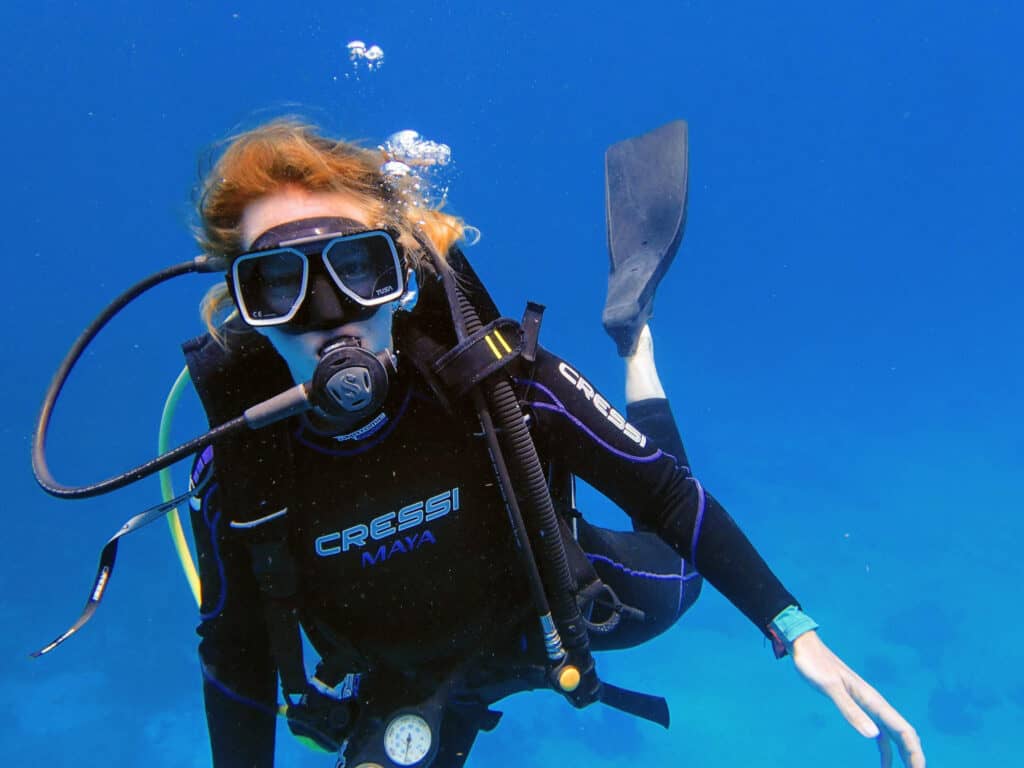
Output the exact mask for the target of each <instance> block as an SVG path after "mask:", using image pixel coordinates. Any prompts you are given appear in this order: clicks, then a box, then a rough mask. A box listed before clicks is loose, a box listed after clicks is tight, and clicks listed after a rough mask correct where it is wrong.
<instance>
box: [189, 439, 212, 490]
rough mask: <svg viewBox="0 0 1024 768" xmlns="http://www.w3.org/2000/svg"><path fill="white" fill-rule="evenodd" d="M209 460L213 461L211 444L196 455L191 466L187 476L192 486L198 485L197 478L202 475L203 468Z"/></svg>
mask: <svg viewBox="0 0 1024 768" xmlns="http://www.w3.org/2000/svg"><path fill="white" fill-rule="evenodd" d="M211 461H213V446H212V445H208V446H206V448H204V449H203V452H202V453H200V454H199V455H198V456H197V457H196V462H195V464H194V465H193V466H192V474H191V475H190V476H189V479H191V480H192V485H193V486H195V485H199V478H200V477H202V476H203V470H204V469H206V467H207V465H209V463H210V462H211Z"/></svg>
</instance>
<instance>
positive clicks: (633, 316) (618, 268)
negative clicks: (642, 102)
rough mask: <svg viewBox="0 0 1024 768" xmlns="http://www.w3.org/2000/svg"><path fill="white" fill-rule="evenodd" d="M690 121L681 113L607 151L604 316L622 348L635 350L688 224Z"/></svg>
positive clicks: (624, 353) (628, 352)
mask: <svg viewBox="0 0 1024 768" xmlns="http://www.w3.org/2000/svg"><path fill="white" fill-rule="evenodd" d="M686 172H687V140H686V122H685V121H684V120H676V121H674V122H671V123H668V124H667V125H663V126H661V127H660V128H657V129H655V130H653V131H651V132H650V133H645V134H644V135H643V136H637V137H636V138H632V139H626V140H625V141H620V142H619V143H617V144H613V145H612V146H610V147H609V148H608V151H607V152H606V153H605V172H604V178H605V205H606V211H607V220H608V252H609V254H610V256H611V271H610V273H609V275H608V297H607V299H605V304H604V312H603V313H602V315H601V321H602V323H603V324H604V329H605V330H606V331H607V332H608V334H609V335H610V336H611V337H612V339H614V341H615V344H616V346H617V347H618V350H619V355H621V356H622V357H626V356H628V355H631V354H633V352H634V351H635V350H636V342H637V337H638V336H639V335H640V331H641V329H642V328H643V327H644V324H645V323H646V322H647V321H648V319H649V318H650V316H651V311H652V308H653V305H654V291H655V289H656V288H657V287H658V283H659V282H661V278H662V277H664V276H665V272H667V271H668V268H669V266H670V265H671V264H672V259H673V258H675V255H676V251H677V250H679V244H680V243H681V242H682V239H683V229H684V227H685V226H686V187H687V184H686V181H687V175H686Z"/></svg>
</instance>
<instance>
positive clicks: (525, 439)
mask: <svg viewBox="0 0 1024 768" xmlns="http://www.w3.org/2000/svg"><path fill="white" fill-rule="evenodd" d="M455 294H456V296H457V298H458V303H459V314H460V315H461V316H462V318H463V320H464V322H465V331H466V333H467V334H469V335H471V334H473V333H475V332H476V331H478V330H479V329H480V328H482V327H483V324H482V323H481V321H480V318H479V317H478V316H477V313H476V309H475V307H474V306H473V305H472V303H471V302H470V301H469V299H468V298H467V297H466V296H465V294H464V293H463V291H462V290H460V289H459V288H458V286H456V289H455ZM483 390H484V395H485V397H486V399H487V402H488V404H489V405H490V408H491V411H492V412H493V414H494V420H495V422H496V423H497V425H498V428H499V430H500V431H501V434H502V435H503V437H504V439H505V443H506V445H508V446H509V448H510V449H511V451H512V453H513V455H514V456H515V459H516V460H515V467H516V469H517V475H518V477H517V480H518V483H517V486H516V487H517V488H520V487H521V488H523V489H524V493H522V494H520V495H521V496H522V497H523V498H524V499H525V500H526V504H525V507H526V511H527V514H528V515H529V516H530V518H531V520H530V522H531V524H532V528H533V529H534V530H535V531H538V532H539V534H540V535H539V537H538V538H539V539H540V541H539V542H533V543H534V546H536V545H537V544H538V543H539V545H540V548H541V557H540V558H538V559H539V567H540V569H541V576H542V579H543V582H544V583H545V584H551V585H553V588H552V589H551V590H549V592H550V594H549V595H548V599H549V601H550V603H551V612H552V617H553V618H554V620H555V625H556V626H557V627H558V630H559V633H560V634H561V636H562V642H563V644H564V645H565V647H567V648H570V649H572V650H575V651H577V652H583V653H586V652H588V651H589V642H588V637H587V629H586V625H585V624H584V622H583V617H582V616H581V615H580V611H579V606H578V605H577V604H576V599H575V597H574V595H575V591H576V585H575V584H574V582H573V579H572V574H571V571H570V570H569V560H568V557H567V556H566V554H565V544H564V543H563V541H562V536H561V532H560V530H559V527H558V518H557V515H556V513H555V507H554V504H553V503H552V502H551V494H550V492H549V490H548V485H547V478H546V477H545V475H544V471H543V469H542V467H541V463H540V457H539V456H538V455H537V449H536V446H534V444H533V439H532V437H531V436H530V431H529V429H528V428H527V426H526V422H525V420H524V419H523V413H522V410H521V409H520V407H519V400H518V398H516V396H515V392H514V391H513V390H512V385H511V383H510V382H509V381H508V379H507V378H505V377H503V376H497V377H492V378H491V379H489V380H487V381H485V382H484V383H483Z"/></svg>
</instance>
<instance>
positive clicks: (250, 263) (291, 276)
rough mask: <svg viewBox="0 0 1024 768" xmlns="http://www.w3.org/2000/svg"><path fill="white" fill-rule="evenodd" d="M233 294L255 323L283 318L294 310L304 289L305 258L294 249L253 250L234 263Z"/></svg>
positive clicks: (281, 319) (248, 318)
mask: <svg viewBox="0 0 1024 768" xmlns="http://www.w3.org/2000/svg"><path fill="white" fill-rule="evenodd" d="M233 269H234V273H235V274H234V281H235V291H236V294H237V295H236V298H237V299H238V303H239V306H240V309H241V310H242V311H243V313H244V314H245V315H246V316H247V318H246V319H247V320H249V321H254V324H257V325H259V324H263V323H273V322H275V321H276V322H282V321H283V320H285V319H287V318H289V317H290V316H291V315H293V314H294V313H295V310H296V309H297V308H298V305H299V302H300V301H301V300H302V296H303V294H304V293H305V290H306V278H307V275H306V259H305V257H304V256H303V255H302V254H301V253H298V252H297V251H292V250H280V251H268V252H266V253H254V254H252V255H250V256H243V257H242V258H240V259H238V260H237V261H236V262H235V264H234V266H233Z"/></svg>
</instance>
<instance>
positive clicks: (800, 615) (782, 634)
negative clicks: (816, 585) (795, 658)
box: [768, 605, 818, 659]
mask: <svg viewBox="0 0 1024 768" xmlns="http://www.w3.org/2000/svg"><path fill="white" fill-rule="evenodd" d="M817 628H818V622H816V621H815V620H814V619H812V618H811V617H810V616H808V615H807V614H806V613H804V612H803V611H802V610H800V608H799V607H798V606H795V605H790V606H787V607H786V608H784V609H783V610H782V611H781V612H780V613H779V614H778V615H777V616H776V617H775V618H774V619H772V620H771V622H769V624H768V634H769V635H771V638H772V649H773V650H774V651H775V658H777V659H781V658H782V657H783V656H785V655H786V654H787V653H789V650H790V648H792V647H793V641H795V640H796V639H797V638H798V637H800V635H802V634H804V633H805V632H810V631H811V630H812V629H817Z"/></svg>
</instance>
